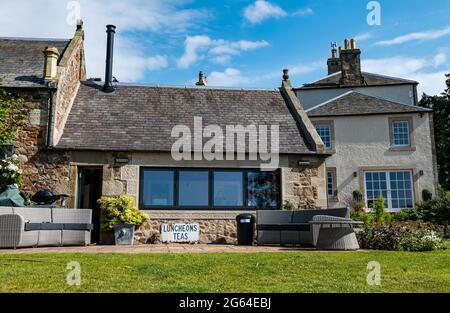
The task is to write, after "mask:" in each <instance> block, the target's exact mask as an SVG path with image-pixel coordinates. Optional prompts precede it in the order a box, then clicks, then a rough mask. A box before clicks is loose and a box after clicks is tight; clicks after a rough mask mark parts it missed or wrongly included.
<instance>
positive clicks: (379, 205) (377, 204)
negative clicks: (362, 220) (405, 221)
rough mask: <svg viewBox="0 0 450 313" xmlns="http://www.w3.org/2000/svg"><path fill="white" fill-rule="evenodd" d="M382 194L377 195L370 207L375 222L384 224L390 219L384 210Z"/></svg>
mask: <svg viewBox="0 0 450 313" xmlns="http://www.w3.org/2000/svg"><path fill="white" fill-rule="evenodd" d="M384 203H385V202H384V198H383V196H378V197H377V198H376V199H375V200H374V201H373V203H372V206H371V208H372V209H373V210H374V213H375V222H376V223H377V224H378V225H384V224H385V223H386V222H389V221H390V220H391V215H390V214H389V213H388V212H386V210H385V205H384Z"/></svg>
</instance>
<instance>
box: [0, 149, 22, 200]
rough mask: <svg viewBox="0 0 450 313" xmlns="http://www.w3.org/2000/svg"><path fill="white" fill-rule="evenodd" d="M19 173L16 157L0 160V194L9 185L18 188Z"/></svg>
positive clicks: (20, 177)
mask: <svg viewBox="0 0 450 313" xmlns="http://www.w3.org/2000/svg"><path fill="white" fill-rule="evenodd" d="M21 173H22V172H21V171H20V169H19V160H18V158H17V155H13V156H12V157H9V158H6V159H4V160H0V192H2V191H4V190H5V189H6V187H7V186H9V185H16V186H17V187H20V184H21V183H22V174H21Z"/></svg>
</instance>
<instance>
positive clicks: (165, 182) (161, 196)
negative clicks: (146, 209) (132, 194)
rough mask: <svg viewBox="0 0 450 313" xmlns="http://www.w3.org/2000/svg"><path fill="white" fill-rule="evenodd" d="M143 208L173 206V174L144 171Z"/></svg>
mask: <svg viewBox="0 0 450 313" xmlns="http://www.w3.org/2000/svg"><path fill="white" fill-rule="evenodd" d="M143 184H144V186H143V188H142V191H143V202H144V205H145V206H173V205H174V198H173V191H174V172H173V171H152V170H146V171H144V175H143Z"/></svg>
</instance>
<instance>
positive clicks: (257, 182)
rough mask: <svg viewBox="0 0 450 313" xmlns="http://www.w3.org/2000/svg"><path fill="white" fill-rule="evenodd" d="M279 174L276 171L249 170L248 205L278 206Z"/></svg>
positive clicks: (259, 206)
mask: <svg viewBox="0 0 450 313" xmlns="http://www.w3.org/2000/svg"><path fill="white" fill-rule="evenodd" d="M279 179H280V178H279V175H278V171H276V172H259V171H248V172H247V182H248V190H247V205H248V206H250V207H257V208H276V207H277V206H278V203H279V198H280V185H279V183H278V182H279Z"/></svg>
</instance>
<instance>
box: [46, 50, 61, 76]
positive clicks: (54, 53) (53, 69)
mask: <svg viewBox="0 0 450 313" xmlns="http://www.w3.org/2000/svg"><path fill="white" fill-rule="evenodd" d="M43 53H44V58H45V60H44V80H46V81H51V80H54V79H56V75H57V73H58V58H59V52H58V49H56V48H55V47H46V48H45V50H44V51H43Z"/></svg>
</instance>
